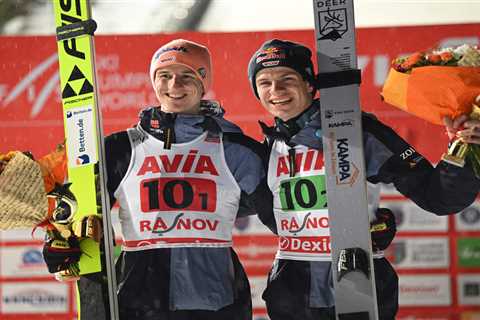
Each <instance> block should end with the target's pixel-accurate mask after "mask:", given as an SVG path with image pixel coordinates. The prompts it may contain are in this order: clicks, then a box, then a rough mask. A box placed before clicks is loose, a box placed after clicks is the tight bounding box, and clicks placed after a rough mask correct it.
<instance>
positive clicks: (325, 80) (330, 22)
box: [313, 0, 378, 320]
mask: <svg viewBox="0 0 480 320" xmlns="http://www.w3.org/2000/svg"><path fill="white" fill-rule="evenodd" d="M313 11H314V15H315V38H316V44H317V59H318V70H319V76H318V84H319V86H320V105H321V121H322V138H323V152H324V157H325V172H326V177H327V178H326V182H327V183H326V184H327V201H328V212H329V225H330V234H331V237H332V263H333V270H334V273H333V277H334V279H333V282H334V288H335V309H336V315H337V319H339V320H348V319H355V320H363V319H378V308H377V298H376V292H375V277H374V272H373V260H372V245H371V238H370V222H369V216H368V210H367V187H366V177H365V158H364V152H363V138H362V137H363V134H362V122H361V109H360V106H359V103H360V99H359V84H360V71H359V70H358V69H357V56H356V48H355V21H354V12H353V0H314V1H313Z"/></svg>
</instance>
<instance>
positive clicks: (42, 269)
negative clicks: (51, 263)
mask: <svg viewBox="0 0 480 320" xmlns="http://www.w3.org/2000/svg"><path fill="white" fill-rule="evenodd" d="M0 266H1V269H0V272H1V274H0V275H1V276H2V277H4V278H15V277H16V278H34V277H45V276H51V277H52V279H53V276H52V275H51V274H50V273H48V270H47V266H46V264H45V262H44V261H43V255H42V245H37V246H31V245H27V246H18V247H3V248H2V249H1V250H0Z"/></svg>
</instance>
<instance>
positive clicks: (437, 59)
mask: <svg viewBox="0 0 480 320" xmlns="http://www.w3.org/2000/svg"><path fill="white" fill-rule="evenodd" d="M427 61H428V62H430V63H433V64H440V62H442V57H441V56H440V55H438V54H429V55H427Z"/></svg>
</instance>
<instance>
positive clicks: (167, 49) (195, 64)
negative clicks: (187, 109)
mask: <svg viewBox="0 0 480 320" xmlns="http://www.w3.org/2000/svg"><path fill="white" fill-rule="evenodd" d="M172 64H180V65H183V66H185V67H187V68H189V69H190V70H192V71H193V72H194V73H195V75H196V76H197V77H198V79H199V80H200V81H201V82H202V84H203V90H204V93H207V91H208V90H209V89H210V85H211V83H212V62H211V58H210V52H209V51H208V49H207V47H205V46H203V45H201V44H198V43H195V42H193V41H189V40H184V39H176V40H173V41H170V42H169V43H167V44H165V45H163V46H162V47H160V48H159V49H158V50H157V51H156V52H155V53H154V54H153V57H152V61H151V62H150V79H151V80H152V84H154V80H155V73H156V72H157V70H158V69H160V68H163V67H166V66H169V65H172Z"/></svg>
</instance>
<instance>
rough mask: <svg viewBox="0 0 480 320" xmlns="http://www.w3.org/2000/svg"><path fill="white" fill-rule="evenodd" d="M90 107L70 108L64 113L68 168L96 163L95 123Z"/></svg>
mask: <svg viewBox="0 0 480 320" xmlns="http://www.w3.org/2000/svg"><path fill="white" fill-rule="evenodd" d="M94 121H95V120H94V114H93V107H92V106H85V107H78V108H72V109H69V110H68V111H66V112H65V122H66V123H65V125H66V129H67V130H68V132H69V134H68V135H67V145H68V146H69V148H67V157H68V162H69V167H79V166H83V165H87V164H89V163H95V162H97V154H96V147H95V134H94V130H95V126H94V125H95V122H94Z"/></svg>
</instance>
